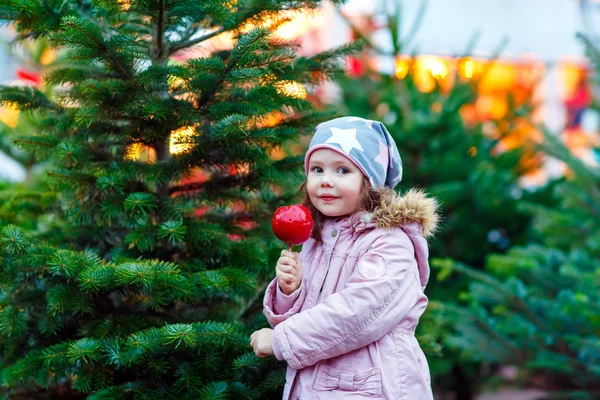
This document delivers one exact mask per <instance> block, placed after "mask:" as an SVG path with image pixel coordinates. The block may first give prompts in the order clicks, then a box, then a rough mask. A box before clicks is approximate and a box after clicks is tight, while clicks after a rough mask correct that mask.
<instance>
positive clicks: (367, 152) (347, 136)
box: [304, 117, 402, 189]
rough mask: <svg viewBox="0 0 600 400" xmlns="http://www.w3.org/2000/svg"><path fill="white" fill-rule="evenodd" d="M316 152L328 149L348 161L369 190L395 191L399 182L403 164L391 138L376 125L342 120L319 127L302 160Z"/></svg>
mask: <svg viewBox="0 0 600 400" xmlns="http://www.w3.org/2000/svg"><path fill="white" fill-rule="evenodd" d="M318 149H330V150H333V151H336V152H338V153H340V154H341V155H343V156H345V157H347V158H348V159H350V161H352V163H354V165H356V166H357V167H358V169H360V170H361V172H362V173H363V174H364V175H365V176H366V177H367V178H368V179H369V182H371V186H373V187H375V188H379V187H382V186H387V187H390V188H392V189H393V188H394V187H395V186H396V185H397V184H398V182H400V181H401V180H402V160H401V159H400V154H399V152H398V147H397V146H396V143H395V142H394V139H392V136H391V135H390V133H389V132H388V130H387V129H386V128H385V126H384V125H383V124H382V123H381V122H379V121H372V120H368V119H363V118H358V117H341V118H336V119H333V120H331V121H327V122H323V123H322V124H319V125H318V126H317V128H316V130H315V134H314V136H313V137H312V140H311V141H310V146H309V148H308V151H307V152H306V156H305V158H304V168H305V172H306V174H307V175H308V162H309V160H310V156H311V154H312V153H313V152H315V151H316V150H318Z"/></svg>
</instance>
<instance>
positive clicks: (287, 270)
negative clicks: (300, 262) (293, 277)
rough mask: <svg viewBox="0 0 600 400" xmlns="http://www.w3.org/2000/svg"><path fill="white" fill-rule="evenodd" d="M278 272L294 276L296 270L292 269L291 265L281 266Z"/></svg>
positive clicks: (278, 267)
mask: <svg viewBox="0 0 600 400" xmlns="http://www.w3.org/2000/svg"><path fill="white" fill-rule="evenodd" d="M277 270H278V271H281V272H285V273H286V274H293V273H294V272H296V268H294V267H292V266H291V265H279V266H277Z"/></svg>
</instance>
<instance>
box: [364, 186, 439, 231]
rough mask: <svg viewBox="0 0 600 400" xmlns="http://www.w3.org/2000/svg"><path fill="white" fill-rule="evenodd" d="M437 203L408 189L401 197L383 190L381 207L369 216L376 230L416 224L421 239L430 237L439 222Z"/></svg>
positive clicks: (391, 191) (390, 191) (422, 193)
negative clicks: (419, 227) (420, 229)
mask: <svg viewBox="0 0 600 400" xmlns="http://www.w3.org/2000/svg"><path fill="white" fill-rule="evenodd" d="M437 211H438V202H437V200H436V199H434V198H431V197H427V195H426V194H425V192H424V191H422V190H419V189H410V190H409V191H408V192H407V193H406V194H404V195H401V194H398V193H396V192H394V191H393V190H383V191H382V194H381V205H380V206H379V207H377V208H376V209H375V210H374V211H373V212H372V213H371V214H370V215H371V218H372V222H373V223H374V224H375V226H376V227H378V228H386V229H389V228H394V227H401V226H403V225H406V224H407V223H409V222H418V223H419V224H420V225H421V228H422V230H423V237H425V238H429V237H432V236H433V235H434V234H435V232H436V230H437V228H438V223H439V220H440V217H439V214H438V212H437Z"/></svg>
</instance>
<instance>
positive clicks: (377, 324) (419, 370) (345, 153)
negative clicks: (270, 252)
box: [250, 117, 438, 400]
mask: <svg viewBox="0 0 600 400" xmlns="http://www.w3.org/2000/svg"><path fill="white" fill-rule="evenodd" d="M305 170H306V176H307V178H306V183H305V186H304V187H305V190H306V199H305V205H306V206H308V207H309V208H310V209H311V212H312V214H313V218H314V220H315V225H314V228H313V233H312V237H311V239H309V240H308V241H307V242H306V243H305V244H304V246H303V248H302V251H301V253H300V254H298V253H295V252H289V251H287V250H284V251H282V253H281V257H280V258H279V260H278V262H277V266H276V278H275V279H273V281H272V282H271V284H270V285H269V286H268V288H267V290H266V293H265V298H264V312H265V315H266V316H267V319H268V320H269V323H270V324H271V326H272V327H274V329H268V328H265V329H261V330H259V331H256V332H254V333H253V334H252V336H251V337H250V342H251V345H252V347H253V349H254V352H255V353H256V355H257V356H259V357H264V356H267V355H275V357H277V359H279V360H285V361H286V362H287V365H288V368H287V373H286V385H285V389H284V394H283V398H284V399H286V400H287V399H292V400H297V399H302V400H304V399H367V398H372V397H379V398H384V399H394V400H396V399H405V400H418V399H432V398H433V396H432V392H431V383H430V376H429V368H428V365H427V361H426V359H425V355H424V354H423V352H422V351H421V348H420V347H419V344H418V342H417V340H416V339H415V336H414V333H415V328H416V326H417V323H418V321H419V317H420V316H421V314H423V312H424V311H425V308H426V306H427V297H426V296H425V294H424V293H423V290H424V288H425V285H426V283H427V280H428V278H429V264H428V260H427V258H428V249H427V242H426V240H425V238H426V237H428V236H429V235H431V234H432V232H433V231H434V230H435V228H436V224H437V221H438V217H437V214H436V208H437V204H436V202H435V200H433V199H429V198H426V197H425V195H424V194H423V193H421V192H419V191H415V190H410V191H409V192H408V193H407V194H406V195H405V196H404V197H401V196H399V195H397V194H396V193H395V192H394V191H393V190H392V189H393V188H394V186H396V184H397V183H398V182H400V180H401V178H402V164H401V161H400V155H399V154H398V149H397V147H396V144H395V143H394V141H393V139H392V138H391V136H390V134H389V132H388V131H387V130H386V128H385V126H384V125H383V124H382V123H380V122H376V121H370V120H365V119H362V118H356V117H344V118H337V119H334V120H331V121H328V122H325V123H322V124H320V125H319V126H317V129H316V132H315V135H314V137H313V138H312V140H311V143H310V147H309V150H308V152H307V153H306V157H305Z"/></svg>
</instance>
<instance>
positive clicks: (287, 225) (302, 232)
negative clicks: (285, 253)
mask: <svg viewBox="0 0 600 400" xmlns="http://www.w3.org/2000/svg"><path fill="white" fill-rule="evenodd" d="M271 226H272V227H273V233H275V236H277V237H278V238H279V239H281V240H283V241H284V242H286V243H289V244H290V247H291V245H292V244H302V243H304V242H306V241H307V240H308V238H309V237H310V234H311V232H312V228H313V219H312V215H311V214H310V210H309V209H308V208H306V207H304V206H303V205H297V204H294V205H291V206H285V207H279V208H278V209H277V211H275V214H273V221H271Z"/></svg>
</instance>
